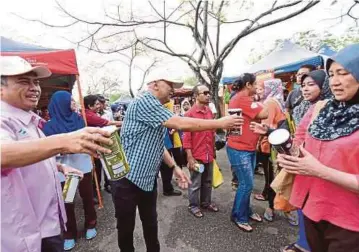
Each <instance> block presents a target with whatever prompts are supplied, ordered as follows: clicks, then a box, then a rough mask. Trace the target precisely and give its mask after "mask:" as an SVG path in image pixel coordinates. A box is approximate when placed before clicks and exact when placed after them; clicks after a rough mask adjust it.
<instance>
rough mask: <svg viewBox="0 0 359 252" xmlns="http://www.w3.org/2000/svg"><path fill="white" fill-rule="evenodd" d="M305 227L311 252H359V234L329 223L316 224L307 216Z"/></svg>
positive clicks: (320, 222)
mask: <svg viewBox="0 0 359 252" xmlns="http://www.w3.org/2000/svg"><path fill="white" fill-rule="evenodd" d="M304 225H305V233H306V236H307V240H308V243H309V247H310V249H311V252H359V232H353V231H350V230H346V229H344V228H341V227H338V226H336V225H333V224H331V223H329V222H327V221H319V222H315V221H312V220H311V219H309V218H307V217H306V216H305V215H304Z"/></svg>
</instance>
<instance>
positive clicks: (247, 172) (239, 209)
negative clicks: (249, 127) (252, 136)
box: [227, 146, 256, 223]
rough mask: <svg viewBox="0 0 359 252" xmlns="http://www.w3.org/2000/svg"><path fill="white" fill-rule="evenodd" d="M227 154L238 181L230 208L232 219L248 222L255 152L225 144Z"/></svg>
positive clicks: (250, 212)
mask: <svg viewBox="0 0 359 252" xmlns="http://www.w3.org/2000/svg"><path fill="white" fill-rule="evenodd" d="M227 155H228V159H229V162H230V163H231V166H232V169H233V171H234V172H235V174H236V176H237V178H238V182H239V186H238V189H237V193H236V196H235V199H234V204H233V209H232V219H233V220H234V221H236V222H238V223H248V221H249V216H250V215H251V214H252V210H251V208H250V197H251V193H252V190H253V174H254V168H255V163H256V152H255V151H240V150H235V149H232V148H230V147H228V146H227Z"/></svg>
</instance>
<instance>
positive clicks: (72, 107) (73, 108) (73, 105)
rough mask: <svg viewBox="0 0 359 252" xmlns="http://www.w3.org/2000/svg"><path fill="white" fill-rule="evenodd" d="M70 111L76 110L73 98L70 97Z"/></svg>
mask: <svg viewBox="0 0 359 252" xmlns="http://www.w3.org/2000/svg"><path fill="white" fill-rule="evenodd" d="M71 110H72V111H76V110H77V105H76V102H75V100H74V98H72V97H71Z"/></svg>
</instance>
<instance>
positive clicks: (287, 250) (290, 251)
mask: <svg viewBox="0 0 359 252" xmlns="http://www.w3.org/2000/svg"><path fill="white" fill-rule="evenodd" d="M296 245H297V244H295V243H292V244H290V245H288V246H286V247H284V249H282V250H281V252H304V251H303V250H301V249H300V248H298V247H297V246H296Z"/></svg>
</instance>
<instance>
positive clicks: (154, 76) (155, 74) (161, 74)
mask: <svg viewBox="0 0 359 252" xmlns="http://www.w3.org/2000/svg"><path fill="white" fill-rule="evenodd" d="M159 80H163V81H166V82H168V83H170V84H171V85H172V86H173V88H175V89H178V88H181V87H182V86H183V81H182V80H181V79H180V78H179V77H178V76H176V74H173V73H171V71H170V70H169V69H165V70H162V71H156V70H154V71H151V72H150V73H149V74H148V75H147V77H146V79H145V83H146V84H147V85H148V84H150V83H151V82H153V81H159Z"/></svg>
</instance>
